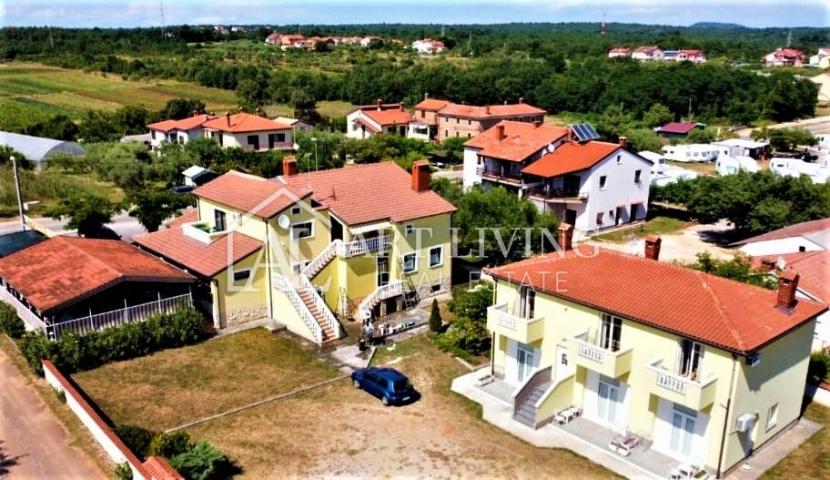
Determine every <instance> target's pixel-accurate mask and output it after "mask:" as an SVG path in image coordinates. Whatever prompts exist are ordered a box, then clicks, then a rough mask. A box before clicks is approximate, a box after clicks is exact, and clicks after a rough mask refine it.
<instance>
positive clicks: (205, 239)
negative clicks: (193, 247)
mask: <svg viewBox="0 0 830 480" xmlns="http://www.w3.org/2000/svg"><path fill="white" fill-rule="evenodd" d="M182 232H183V233H184V235H185V236H186V237H190V238H192V239H193V240H196V241H199V242H202V243H204V244H206V245H210V244H211V243H213V241H214V240H216V239H217V238H219V237H221V236H223V235H225V234H227V233H228V232H227V231H226V230H223V231H221V232H218V231H214V230H212V229H211V228H210V225H208V224H207V223H206V222H191V223H185V224H184V225H182Z"/></svg>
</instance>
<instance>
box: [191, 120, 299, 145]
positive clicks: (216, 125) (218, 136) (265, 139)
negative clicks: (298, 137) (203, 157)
mask: <svg viewBox="0 0 830 480" xmlns="http://www.w3.org/2000/svg"><path fill="white" fill-rule="evenodd" d="M202 130H203V131H204V135H205V137H207V138H212V139H214V140H216V141H217V142H218V143H219V145H221V146H223V147H225V148H233V147H235V148H241V149H243V150H253V151H255V152H259V151H265V150H281V151H290V150H293V149H294V137H293V128H292V127H291V125H286V124H284V123H280V122H275V121H274V120H270V119H268V118H265V117H262V116H259V115H254V114H252V113H245V112H239V113H234V114H231V113H226V114H225V115H222V116H219V117H215V118H212V119H210V120H208V121H206V122H205V123H203V124H202Z"/></svg>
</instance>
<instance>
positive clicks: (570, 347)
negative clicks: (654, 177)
mask: <svg viewBox="0 0 830 480" xmlns="http://www.w3.org/2000/svg"><path fill="white" fill-rule="evenodd" d="M572 235H573V230H572V227H571V226H570V225H567V224H563V225H562V226H561V227H560V230H559V231H558V243H559V244H560V245H561V247H562V249H561V250H560V251H556V252H552V253H548V254H543V255H540V256H537V257H532V258H527V259H525V260H522V261H519V262H516V263H512V264H508V265H504V266H501V267H497V268H489V269H485V271H484V272H483V273H484V274H486V275H488V276H489V277H490V278H492V279H493V282H494V283H495V294H494V299H493V306H491V307H489V308H488V311H487V330H488V331H489V332H490V334H491V335H492V354H491V356H490V366H489V368H487V369H482V370H477V371H475V372H472V373H468V374H466V375H463V376H462V377H459V378H457V379H455V381H454V382H453V385H452V389H453V390H454V391H456V392H458V393H461V394H462V395H465V396H467V397H468V398H470V399H472V400H474V401H476V402H478V403H481V404H482V405H483V406H485V412H487V411H488V410H490V412H491V414H493V413H494V412H495V411H496V410H494V409H493V406H495V405H498V411H499V413H498V415H503V414H502V413H501V412H502V411H504V409H506V410H507V413H508V414H509V415H512V420H513V421H515V422H516V423H517V424H522V425H524V426H521V427H518V428H519V429H523V428H525V427H529V428H531V429H539V430H538V431H537V432H536V433H535V438H537V439H540V441H541V439H544V438H545V436H547V435H549V434H550V435H551V436H553V435H556V436H555V437H553V438H555V439H556V441H557V442H561V441H562V440H561V439H562V438H565V439H567V438H570V439H572V440H571V441H573V442H575V443H574V445H580V446H581V447H582V448H584V447H585V446H586V445H587V446H588V447H590V448H595V449H596V452H597V455H613V456H616V455H619V456H623V457H625V461H626V464H627V465H629V466H631V467H632V468H635V469H636V470H635V471H637V472H640V475H641V476H644V477H645V476H648V477H654V478H684V476H690V477H691V478H706V476H707V475H709V476H711V477H708V478H712V477H714V478H723V477H724V476H725V475H727V474H728V473H729V472H731V471H732V470H734V469H735V468H738V467H740V466H741V465H743V464H744V463H745V462H748V461H749V460H751V457H752V455H753V452H754V451H756V450H758V449H759V448H762V447H764V446H765V445H770V444H775V442H777V441H778V436H779V434H780V433H782V432H785V431H787V430H788V429H789V428H791V427H793V426H795V425H797V424H798V423H799V421H800V418H801V412H802V400H803V396H804V392H805V383H806V375H807V368H808V364H809V357H810V344H811V341H812V336H813V330H814V328H815V323H816V318H817V317H818V316H819V315H821V314H822V313H824V312H826V311H827V306H826V305H824V304H822V303H819V302H815V301H812V300H809V299H806V298H800V297H799V296H797V294H796V292H797V290H798V288H799V285H800V283H799V282H800V276H799V273H797V272H796V271H794V270H792V269H788V270H786V271H785V272H784V273H782V274H781V275H780V277H779V282H778V287H777V289H776V290H768V289H764V288H760V287H756V286H752V285H749V284H746V283H740V282H737V281H734V280H730V279H726V278H723V277H718V276H714V275H711V274H708V273H704V272H701V271H698V270H694V269H690V268H686V267H683V266H681V265H677V264H674V263H670V262H661V261H659V253H660V246H661V239H660V238H659V237H654V236H652V237H648V238H647V239H646V242H645V249H644V251H643V253H642V254H640V255H632V254H625V253H620V252H616V251H610V250H605V249H598V248H595V247H588V246H584V245H583V246H580V247H577V248H575V249H574V248H571V245H572ZM504 421H510V420H508V419H505V420H504ZM517 426H518V425H517ZM542 426H544V428H541V429H540V427H542ZM512 431H516V429H512ZM563 433H567V435H563ZM574 437H576V438H574ZM566 441H567V440H566ZM557 445H559V443H557ZM565 446H566V447H567V445H565ZM684 472H685V473H684ZM620 473H622V472H620Z"/></svg>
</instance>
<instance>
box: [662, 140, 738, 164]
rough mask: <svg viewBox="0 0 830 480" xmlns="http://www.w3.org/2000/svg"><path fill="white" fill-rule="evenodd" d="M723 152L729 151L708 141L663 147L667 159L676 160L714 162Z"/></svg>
mask: <svg viewBox="0 0 830 480" xmlns="http://www.w3.org/2000/svg"><path fill="white" fill-rule="evenodd" d="M722 153H727V150H726V149H725V148H724V147H719V146H717V145H711V144H708V143H681V144H677V145H666V146H664V147H663V156H664V157H666V160H673V161H675V162H714V161H715V160H717V158H718V155H721V154H722Z"/></svg>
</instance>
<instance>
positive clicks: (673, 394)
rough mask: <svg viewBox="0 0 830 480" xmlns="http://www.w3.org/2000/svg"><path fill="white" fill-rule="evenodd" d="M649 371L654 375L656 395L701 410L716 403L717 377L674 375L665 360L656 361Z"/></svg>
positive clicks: (649, 365) (650, 365)
mask: <svg viewBox="0 0 830 480" xmlns="http://www.w3.org/2000/svg"><path fill="white" fill-rule="evenodd" d="M648 368H649V370H651V371H652V372H653V373H654V385H655V387H657V390H656V391H655V393H656V394H658V395H660V396H662V397H664V398H667V399H668V400H672V401H674V402H676V403H680V404H683V405H685V406H687V407H690V408H693V409H695V410H699V409H701V408H704V407H706V406H707V405H709V404H711V403H712V402H713V401H714V397H715V387H716V385H717V383H716V382H717V377H716V376H714V375H709V376H707V377H706V378H705V379H701V375H700V374H698V373H695V374H693V375H688V376H687V375H681V374H679V373H674V372H672V371H671V370H669V369H668V368H666V367H665V366H664V365H663V360H662V359H659V360H655V361H653V362H651V363H650V364H648Z"/></svg>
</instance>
